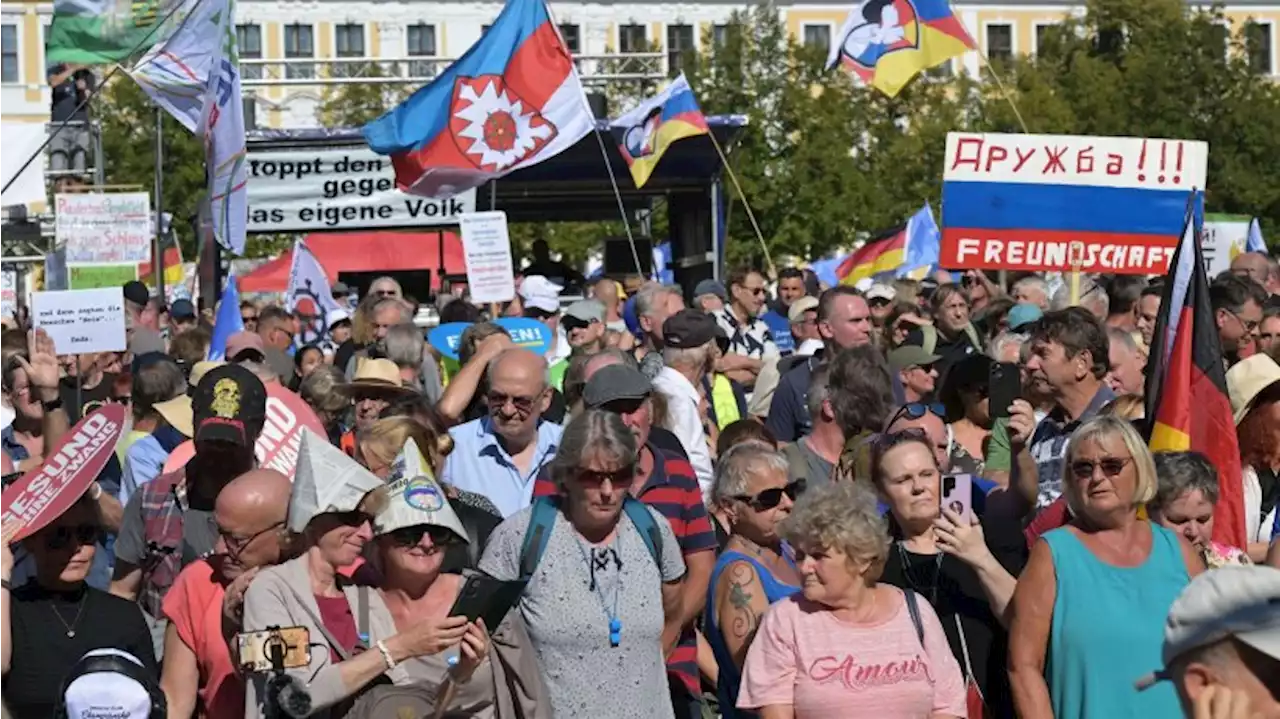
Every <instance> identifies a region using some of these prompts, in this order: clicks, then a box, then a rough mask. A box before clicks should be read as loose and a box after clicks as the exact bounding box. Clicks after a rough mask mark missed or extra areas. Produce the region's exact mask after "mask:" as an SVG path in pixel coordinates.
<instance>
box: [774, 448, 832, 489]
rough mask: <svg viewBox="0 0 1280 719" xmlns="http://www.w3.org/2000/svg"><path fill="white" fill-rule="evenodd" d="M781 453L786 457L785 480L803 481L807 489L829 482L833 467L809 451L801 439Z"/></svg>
mask: <svg viewBox="0 0 1280 719" xmlns="http://www.w3.org/2000/svg"><path fill="white" fill-rule="evenodd" d="M782 453H783V454H785V455H786V457H787V465H788V469H787V475H788V477H787V478H788V479H789V480H790V481H792V482H794V481H796V480H797V479H803V480H805V482H806V488H808V489H813V488H814V487H821V486H824V485H826V484H827V482H829V481H831V471H832V469H834V467H835V465H834V464H832V463H831V462H828V461H827V460H825V459H823V458H822V456H821V455H819V454H818V453H817V452H815V451H813V450H812V449H810V448H809V443H808V442H805V441H804V439H803V438H802V439H799V440H797V441H795V442H792V443H791V444H788V445H787V446H786V447H784V448H783V450H782Z"/></svg>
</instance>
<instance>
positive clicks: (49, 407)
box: [40, 397, 62, 412]
mask: <svg viewBox="0 0 1280 719" xmlns="http://www.w3.org/2000/svg"><path fill="white" fill-rule="evenodd" d="M40 406H41V407H44V411H46V412H52V411H53V410H55V409H62V398H61V397H59V398H57V399H54V400H49V401H48V402H44V401H41V402H40Z"/></svg>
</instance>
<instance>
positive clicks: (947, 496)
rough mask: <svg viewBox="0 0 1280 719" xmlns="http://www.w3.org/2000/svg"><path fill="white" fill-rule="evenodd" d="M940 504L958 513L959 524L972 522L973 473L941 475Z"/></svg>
mask: <svg viewBox="0 0 1280 719" xmlns="http://www.w3.org/2000/svg"><path fill="white" fill-rule="evenodd" d="M942 506H943V507H946V508H947V509H950V510H951V511H953V512H955V513H956V514H958V515H960V523H961V524H966V525H967V524H970V523H972V522H973V475H971V474H946V475H943V476H942Z"/></svg>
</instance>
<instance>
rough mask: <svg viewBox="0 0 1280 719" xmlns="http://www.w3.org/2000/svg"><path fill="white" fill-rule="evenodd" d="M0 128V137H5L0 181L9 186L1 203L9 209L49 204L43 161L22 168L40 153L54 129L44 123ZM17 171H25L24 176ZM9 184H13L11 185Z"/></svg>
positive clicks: (10, 124)
mask: <svg viewBox="0 0 1280 719" xmlns="http://www.w3.org/2000/svg"><path fill="white" fill-rule="evenodd" d="M0 128H2V129H0V135H3V136H4V154H3V155H0V181H3V182H4V185H5V187H6V189H5V190H4V194H3V196H0V204H3V205H4V206H6V207H8V206H9V205H27V204H31V203H33V202H48V201H49V198H48V197H47V196H46V194H45V183H44V158H43V157H37V158H36V160H35V161H34V162H32V163H30V164H28V165H27V167H26V169H25V170H22V165H23V163H25V162H26V161H27V159H28V158H30V157H31V156H32V155H36V154H38V153H40V150H41V148H43V146H44V141H45V140H46V139H47V138H48V137H49V133H50V132H51V131H52V126H46V125H45V124H44V123H43V122H39V123H35V122H6V123H4V124H3V125H2V126H0ZM64 132H68V130H64ZM18 170H22V172H21V174H19V172H18ZM10 182H12V183H13V184H12V185H10V184H9V183H10Z"/></svg>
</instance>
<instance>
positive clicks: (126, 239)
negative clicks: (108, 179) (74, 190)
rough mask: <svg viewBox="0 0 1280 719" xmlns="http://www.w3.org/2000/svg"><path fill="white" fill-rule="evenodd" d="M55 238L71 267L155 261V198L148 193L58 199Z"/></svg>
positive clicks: (71, 196)
mask: <svg viewBox="0 0 1280 719" xmlns="http://www.w3.org/2000/svg"><path fill="white" fill-rule="evenodd" d="M55 206H56V208H57V213H56V214H55V216H54V225H53V227H54V235H55V237H56V240H57V243H58V245H60V246H63V247H65V248H66V251H67V264H68V265H83V264H121V263H125V262H133V263H138V262H142V261H144V260H146V259H149V258H150V257H151V237H152V221H153V219H154V218H153V217H152V215H151V197H150V196H149V195H147V193H145V192H116V193H98V192H92V193H84V194H75V195H58V196H57V197H56V198H55Z"/></svg>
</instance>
